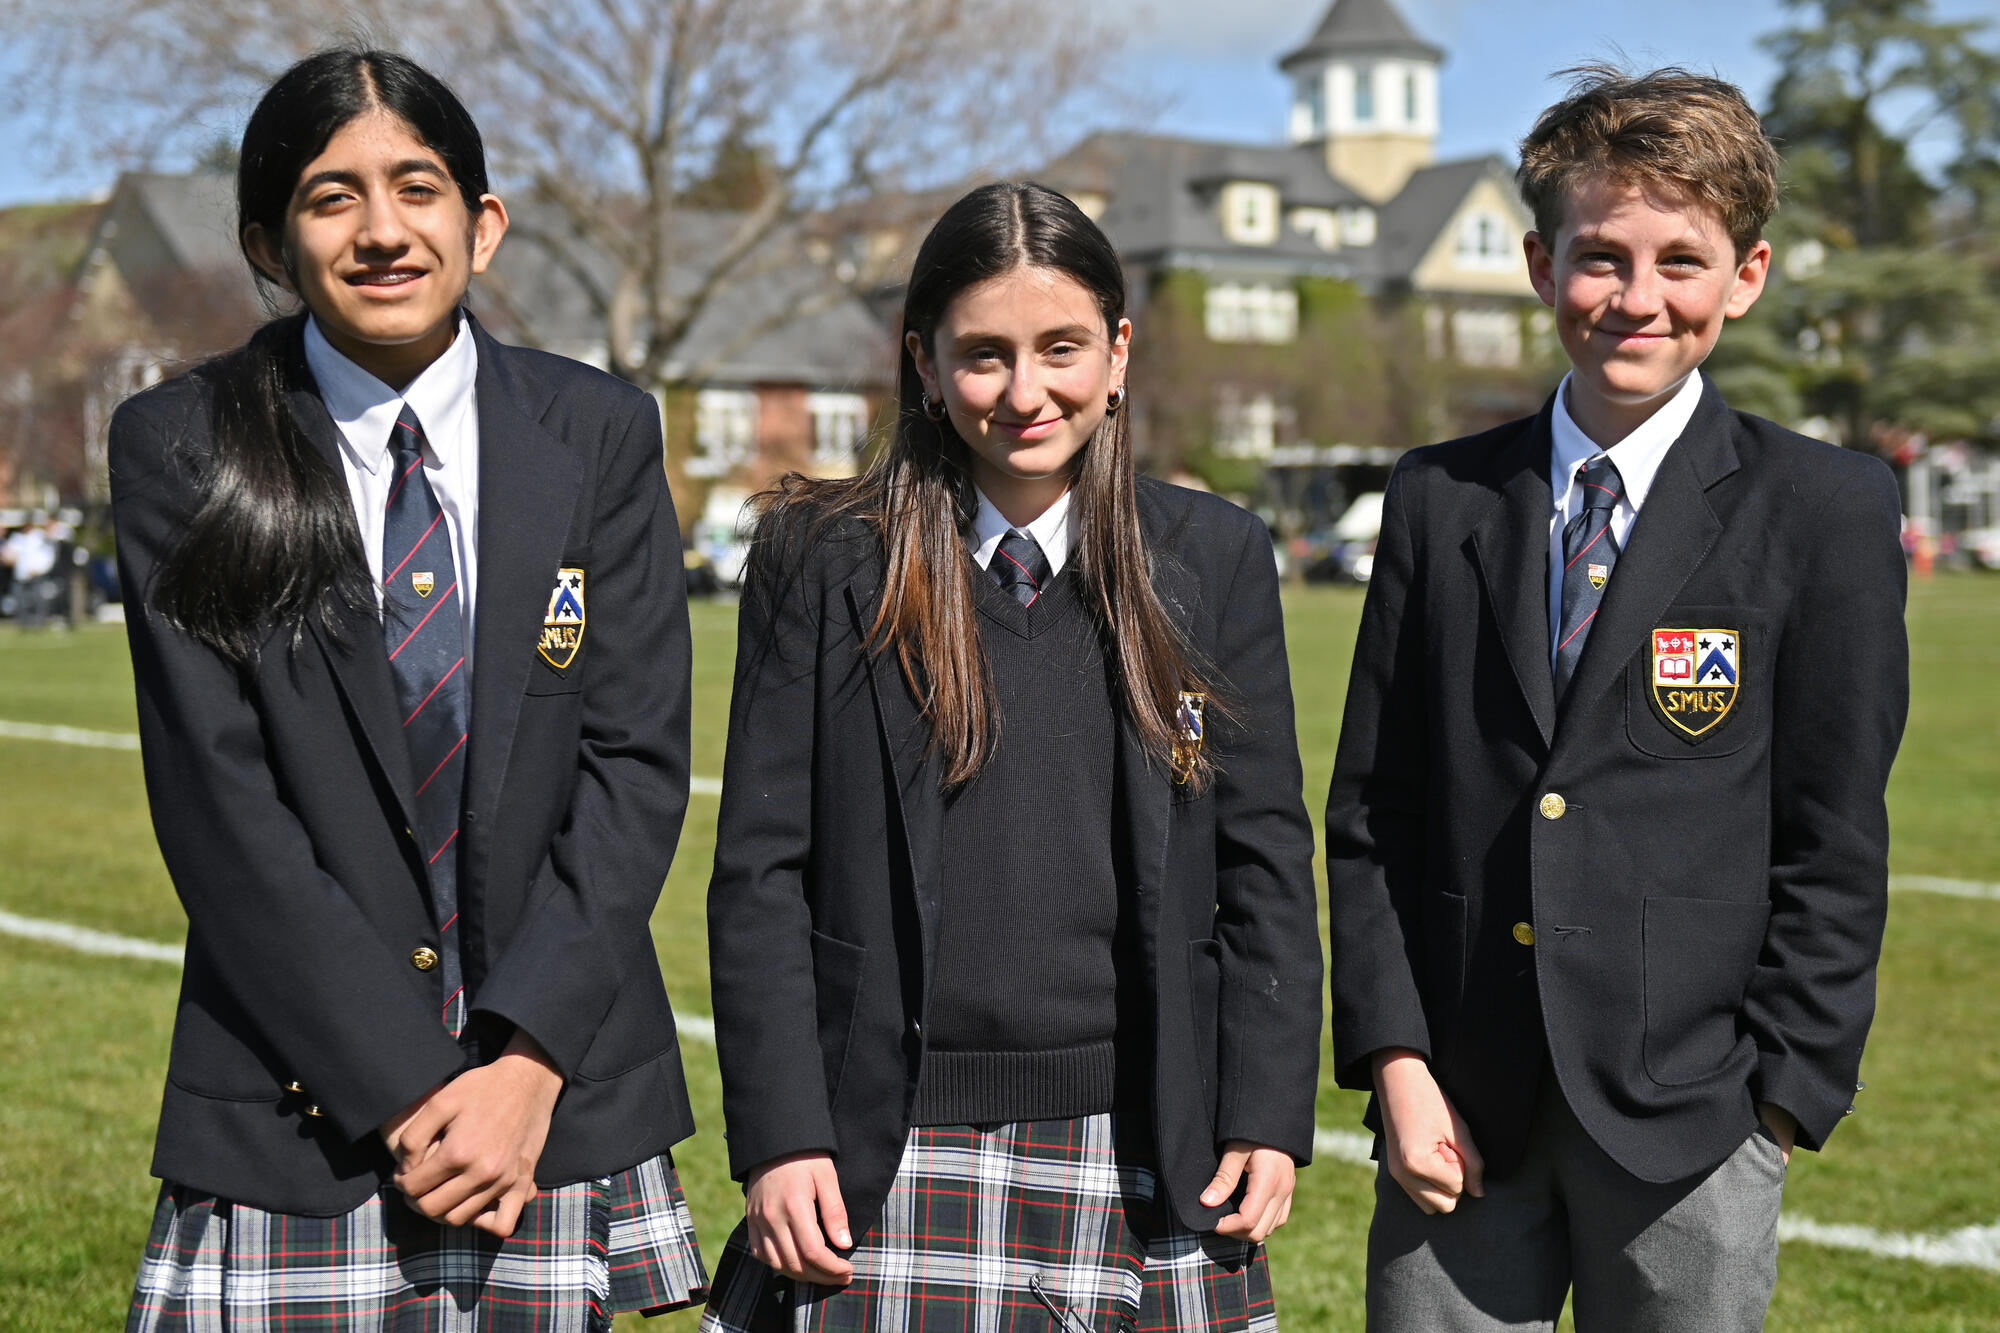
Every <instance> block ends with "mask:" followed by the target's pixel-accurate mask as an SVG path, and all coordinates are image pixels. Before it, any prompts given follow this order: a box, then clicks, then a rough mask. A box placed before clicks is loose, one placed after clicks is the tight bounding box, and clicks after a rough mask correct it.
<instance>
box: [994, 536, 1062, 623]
mask: <svg viewBox="0 0 2000 1333" xmlns="http://www.w3.org/2000/svg"><path fill="white" fill-rule="evenodd" d="M986 572H987V573H988V574H989V575H991V576H992V578H993V581H994V582H995V583H997V584H999V585H1000V587H1001V588H1002V589H1003V590H1004V591H1005V592H1006V593H1007V595H1008V596H1010V597H1012V598H1013V599H1014V600H1015V601H1017V602H1019V603H1020V604H1021V605H1022V606H1033V605H1034V604H1035V599H1036V598H1037V597H1040V596H1041V595H1042V589H1044V588H1046V587H1048V585H1049V558H1048V557H1047V556H1045V555H1043V554H1042V544H1041V543H1040V542H1038V541H1036V540H1035V539H1034V538H1033V537H1030V536H1028V535H1027V534H1026V533H1024V532H1014V531H1011V530H1010V531H1009V532H1008V533H1007V535H1006V536H1004V537H1002V538H1001V539H1000V549H999V550H997V551H995V552H994V553H993V563H991V564H989V565H988V566H986Z"/></svg>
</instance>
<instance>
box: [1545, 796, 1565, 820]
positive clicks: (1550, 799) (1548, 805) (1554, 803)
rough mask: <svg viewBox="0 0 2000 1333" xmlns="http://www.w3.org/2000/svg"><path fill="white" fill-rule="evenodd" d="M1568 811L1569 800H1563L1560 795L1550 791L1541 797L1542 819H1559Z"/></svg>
mask: <svg viewBox="0 0 2000 1333" xmlns="http://www.w3.org/2000/svg"><path fill="white" fill-rule="evenodd" d="M1568 813H1569V802H1568V801H1565V800H1564V799H1563V798H1562V797H1561V796H1559V795H1557V794H1556V793H1555V792H1550V793H1549V794H1548V795H1547V796H1544V797H1543V798H1542V818H1543V819H1561V818H1562V817H1563V816H1564V815H1566V814H1568Z"/></svg>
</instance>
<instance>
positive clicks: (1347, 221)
mask: <svg viewBox="0 0 2000 1333" xmlns="http://www.w3.org/2000/svg"><path fill="white" fill-rule="evenodd" d="M1340 239H1341V241H1342V242H1343V243H1345V244H1347V245H1373V244H1375V210H1374V209H1372V208H1343V209H1341V210H1340Z"/></svg>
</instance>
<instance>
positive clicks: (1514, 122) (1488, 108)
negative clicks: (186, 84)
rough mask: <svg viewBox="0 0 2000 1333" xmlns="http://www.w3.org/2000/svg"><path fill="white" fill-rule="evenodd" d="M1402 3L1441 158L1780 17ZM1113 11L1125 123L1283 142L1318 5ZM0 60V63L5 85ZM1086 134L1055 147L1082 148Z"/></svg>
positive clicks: (102, 173)
mask: <svg viewBox="0 0 2000 1333" xmlns="http://www.w3.org/2000/svg"><path fill="white" fill-rule="evenodd" d="M1397 2H1398V3H1399V4H1400V6H1401V8H1402V10H1403V13H1404V14H1405V16H1406V17H1407V18H1408V19H1409V21H1410V23H1411V25H1412V26H1413V27H1415V28H1416V29H1417V31H1418V32H1419V33H1420V34H1422V35H1423V36H1425V37H1427V38H1429V39H1430V40H1431V41H1433V42H1436V43H1437V44H1438V45H1440V46H1442V47H1444V48H1445V49H1446V51H1447V53H1448V54H1447V56H1446V59H1445V64H1444V68H1443V71H1442V76H1441V77H1442V84H1441V88H1440V92H1439V96H1440V99H1441V101H1442V108H1441V110H1442V114H1443V133H1442V135H1441V137H1440V140H1439V144H1438V152H1439V155H1440V156H1441V157H1446V158H1451V157H1460V156H1465V155H1468V154H1472V153H1480V152H1503V153H1504V152H1507V151H1509V150H1510V149H1511V146H1512V144H1513V143H1514V142H1515V141H1517V140H1518V139H1519V138H1520V137H1521V135H1523V134H1524V133H1526V132H1527V129H1528V127H1529V126H1530V125H1531V124H1532V123H1533V121H1534V117H1535V113H1536V112H1537V111H1539V110H1540V109H1541V108H1542V107H1543V106H1544V105H1546V104H1547V103H1548V102H1550V101H1552V100H1554V98H1555V97H1556V96H1557V94H1558V93H1559V91H1560V90H1559V88H1558V86H1557V85H1556V84H1555V83H1552V82H1551V81H1550V80H1549V78H1548V75H1549V73H1550V72H1551V71H1553V70H1556V69H1560V68H1562V67H1563V66H1565V65H1572V64H1575V63H1577V62H1579V61H1583V60H1592V59H1602V58H1604V57H1607V56H1609V57H1618V56H1620V55H1622V56H1623V58H1624V59H1625V60H1626V61H1628V62H1630V63H1633V64H1643V65H1654V64H1682V65H1690V66H1694V67H1696V68H1700V69H1704V70H1709V71H1712V72H1714V73H1717V74H1720V75H1721V76H1722V77H1724V78H1727V79H1732V80H1734V81H1736V82H1738V83H1740V84H1742V85H1743V86H1744V87H1745V89H1746V90H1748V91H1749V93H1750V95H1751V98H1752V100H1753V101H1756V102H1758V103H1760V104H1761V103H1762V101H1763V100H1764V95H1765V93H1766V92H1767V91H1768V90H1769V87H1770V82H1771V78H1772V75H1773V73H1774V68H1773V66H1772V64H1771V62H1770V60H1769V59H1768V58H1767V57H1766V56H1765V55H1764V54H1763V52H1762V51H1760V50H1759V49H1758V47H1757V37H1758V36H1759V35H1760V34H1762V33H1765V32H1768V31H1770V30H1771V29H1773V28H1776V27H1779V26H1782V25H1783V24H1784V23H1786V22H1787V21H1788V18H1789V15H1788V14H1787V12H1786V10H1785V9H1784V7H1783V6H1782V5H1781V4H1780V3H1779V2H1778V0H1649V2H1648V3H1631V2H1630V0H1533V2H1532V3H1531V2H1530V0H1397ZM1120 3H1121V5H1122V6H1123V8H1124V9H1125V10H1126V11H1127V13H1128V14H1129V19H1128V21H1127V31H1128V33H1129V45H1128V47H1127V48H1126V50H1125V51H1124V53H1123V54H1122V55H1121V56H1120V57H1119V59H1120V60H1121V61H1122V62H1123V64H1124V66H1125V67H1126V68H1125V69H1123V70H1121V71H1118V72H1117V77H1118V79H1119V81H1120V82H1121V83H1126V84H1129V85H1132V86H1136V87H1138V88H1140V89H1142V90H1148V91H1147V95H1146V96H1145V97H1144V99H1143V100H1144V102H1145V103H1146V104H1147V105H1145V106H1144V108H1143V110H1141V111H1140V112H1139V113H1138V114H1136V115H1134V116H1128V117H1126V118H1127V119H1131V120H1136V121H1138V122H1140V123H1143V124H1144V125H1146V126H1149V127H1152V128H1156V129H1159V130H1163V131H1166V132H1169V133H1176V134H1188V135H1195V136H1200V137H1205V138H1223V139H1240V140H1244V141H1251V142H1255V141H1274V140H1276V139H1277V138H1279V137H1280V136H1281V135H1282V133H1283V129H1284V124H1285V112H1286V98H1287V92H1286V84H1285V81H1284V79H1283V78H1282V77H1281V76H1280V75H1279V73H1278V69H1277V57H1278V56H1279V55H1280V54H1281V53H1282V52H1284V51H1287V50H1290V49H1291V48H1292V47H1294V46H1297V45H1298V44H1299V43H1300V42H1301V41H1302V40H1304V38H1305V37H1306V36H1307V35H1308V34H1309V33H1310V32H1311V31H1312V29H1313V28H1314V26H1316V25H1317V23H1318V22H1319V18H1320V15H1321V14H1322V13H1324V12H1325V4H1324V3H1323V0H1226V2H1223V0H1120ZM1934 9H1935V11H1936V12H1937V14H1938V15H1939V16H1940V17H1946V18H1988V19H1996V18H2000V0H1934ZM1989 40H2000V35H1996V37H1994V38H1991V39H1989ZM6 64H7V62H6V60H5V57H4V56H0V77H5V76H6V74H7V72H8V71H7V69H6ZM0 125H4V122H0ZM4 128H5V129H8V130H13V131H14V132H13V133H11V134H8V135H7V136H6V137H7V139H8V141H10V142H14V143H20V142H21V141H22V139H23V137H24V136H25V134H26V131H25V129H24V128H21V127H17V126H13V125H5V126H4ZM1087 128H1089V127H1088V126H1086V125H1082V124H1080V125H1078V126H1077V129H1076V133H1075V134H1074V135H1069V136H1059V137H1063V138H1081V137H1082V135H1083V133H1084V132H1085V130H1086V129H1087ZM1055 146H1056V147H1064V146H1067V145H1066V144H1064V143H1058V144H1056V145H1055ZM164 165H168V166H178V165H183V164H179V163H167V164H164ZM112 174H113V169H112V167H110V166H109V165H108V164H105V165H96V164H92V165H86V166H85V167H83V168H82V169H80V170H70V171H66V172H65V171H58V170H56V169H54V168H53V167H52V166H51V164H49V163H48V162H46V161H41V160H38V157H37V154H35V153H34V152H33V151H29V152H26V153H23V152H7V153H0V204H7V203H18V202H22V201H25V200H33V199H48V198H59V197H65V196H70V197H74V196H80V195H89V194H93V193H97V192H99V191H102V190H103V189H105V188H107V187H108V186H109V184H110V181H111V177H112Z"/></svg>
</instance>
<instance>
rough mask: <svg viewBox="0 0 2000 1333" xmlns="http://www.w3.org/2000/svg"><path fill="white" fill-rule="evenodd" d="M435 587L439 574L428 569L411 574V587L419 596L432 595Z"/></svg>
mask: <svg viewBox="0 0 2000 1333" xmlns="http://www.w3.org/2000/svg"><path fill="white" fill-rule="evenodd" d="M435 587H437V575H436V574H434V573H432V572H431V571H430V570H428V569H426V570H423V571H422V572H420V573H416V574H412V575H410V588H411V590H412V591H414V592H415V593H416V594H417V596H419V597H428V596H430V595H431V589H433V588H435Z"/></svg>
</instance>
